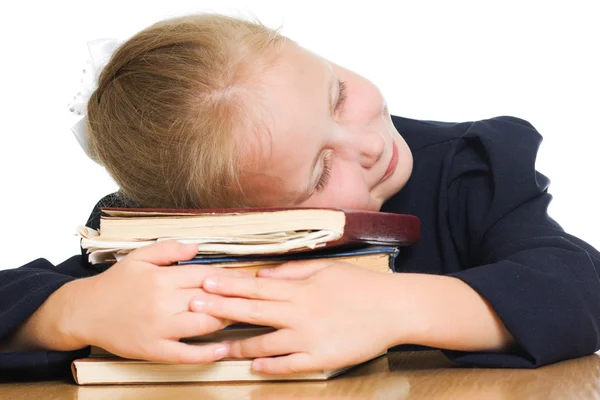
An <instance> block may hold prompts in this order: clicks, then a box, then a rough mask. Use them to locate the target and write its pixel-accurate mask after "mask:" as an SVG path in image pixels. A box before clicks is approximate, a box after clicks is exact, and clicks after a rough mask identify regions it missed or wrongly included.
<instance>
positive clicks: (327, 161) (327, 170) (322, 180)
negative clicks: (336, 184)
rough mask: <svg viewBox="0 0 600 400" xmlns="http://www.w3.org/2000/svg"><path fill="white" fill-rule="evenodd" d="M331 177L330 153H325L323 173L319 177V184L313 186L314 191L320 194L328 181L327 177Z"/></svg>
mask: <svg viewBox="0 0 600 400" xmlns="http://www.w3.org/2000/svg"><path fill="white" fill-rule="evenodd" d="M330 176H331V152H330V151H328V152H327V153H325V157H324V158H323V173H322V174H321V176H320V177H319V182H317V185H316V186H315V191H317V192H320V191H321V190H323V189H324V188H325V186H327V182H328V181H329V177H330Z"/></svg>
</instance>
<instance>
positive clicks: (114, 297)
mask: <svg viewBox="0 0 600 400" xmlns="http://www.w3.org/2000/svg"><path fill="white" fill-rule="evenodd" d="M196 249H197V247H196V246H195V245H182V244H180V243H177V242H173V241H170V242H161V243H156V244H152V245H150V246H146V247H142V248H140V249H137V250H136V251H134V252H132V253H131V254H129V255H127V257H125V258H124V259H123V260H122V261H120V262H118V263H116V264H115V265H113V266H112V267H111V268H109V269H108V270H107V271H105V272H103V273H101V274H99V275H96V276H94V277H91V278H86V279H83V280H81V285H80V286H79V289H78V290H79V291H78V293H75V295H76V298H73V299H72V300H73V301H72V302H71V303H73V304H72V305H70V307H72V310H71V313H70V315H71V318H70V323H69V326H70V327H71V329H72V330H71V331H70V332H72V337H74V338H75V339H76V340H77V341H78V342H79V343H81V345H82V346H81V347H84V346H85V345H88V344H91V345H96V346H100V347H102V348H104V349H105V350H108V351H110V352H112V353H114V354H117V355H119V356H122V357H127V358H135V359H144V360H150V361H158V362H171V363H200V362H210V361H214V360H217V359H220V358H222V357H224V356H226V355H227V352H228V349H227V345H225V344H208V345H204V346H196V345H189V344H185V343H181V342H179V339H180V338H185V337H191V336H197V335H203V334H207V333H210V332H214V331H216V330H219V329H221V328H223V327H224V325H225V323H224V320H223V319H220V318H218V317H212V316H209V315H207V314H201V313H195V312H191V311H190V310H189V304H190V301H191V300H192V299H193V298H194V297H196V296H199V295H202V294H204V291H203V290H202V289H201V285H202V281H203V280H204V278H205V277H207V276H220V277H225V276H230V277H235V276H243V273H240V272H235V271H232V270H228V269H225V268H216V267H211V266H201V265H186V266H183V265H182V266H172V267H169V265H171V264H173V263H174V262H176V261H179V260H187V259H190V258H192V257H193V256H194V255H195V254H196Z"/></svg>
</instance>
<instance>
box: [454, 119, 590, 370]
mask: <svg viewBox="0 0 600 400" xmlns="http://www.w3.org/2000/svg"><path fill="white" fill-rule="evenodd" d="M540 143H541V136H540V135H539V134H538V133H537V131H536V130H535V129H534V128H533V126H531V125H530V124H529V123H527V122H526V121H523V120H519V119H516V118H510V117H499V118H494V119H491V120H486V121H481V122H476V123H474V124H473V125H471V127H470V129H469V131H468V132H467V134H466V135H465V136H464V137H463V140H462V141H461V143H460V145H459V146H458V148H457V149H456V151H455V152H454V153H453V154H454V156H453V159H452V162H451V168H449V170H448V172H447V173H448V177H447V183H448V204H449V207H448V210H447V216H448V220H449V223H450V227H451V230H452V231H453V232H452V233H453V238H454V240H455V246H456V248H457V250H458V253H459V254H460V256H461V258H462V261H463V264H464V265H466V266H467V268H466V269H464V270H462V271H460V272H457V273H454V274H452V275H453V276H455V277H456V278H459V279H461V280H462V281H464V282H465V283H467V284H468V285H470V286H471V287H472V288H473V289H474V290H476V291H477V292H478V293H479V294H480V295H481V296H482V297H483V298H484V299H486V300H487V301H488V302H489V304H490V305H491V307H492V308H493V310H494V311H495V312H496V313H497V315H498V316H499V318H500V319H501V320H502V321H503V323H504V324H505V326H506V328H507V329H508V330H509V331H510V333H511V334H512V335H513V337H514V338H515V340H516V342H517V346H516V347H515V348H514V349H513V350H512V351H510V352H506V353H485V352H482V353H471V352H459V351H445V354H446V355H447V356H448V357H450V358H451V359H452V360H454V361H456V362H459V363H462V364H467V365H477V366H482V367H516V368H532V367H538V366H542V365H545V364H549V363H553V362H557V361H561V360H565V359H570V358H575V357H580V356H584V355H589V354H592V353H593V352H595V351H597V350H598V348H599V347H600V344H599V343H600V280H599V277H598V270H600V254H599V253H598V251H597V250H595V249H594V248H593V247H592V246H590V245H589V244H587V243H585V242H584V241H582V240H580V239H578V238H576V237H574V236H572V235H570V234H568V233H566V232H565V231H564V230H563V229H562V228H561V226H560V225H559V224H558V223H556V222H555V221H554V220H553V219H552V218H551V217H550V216H549V215H548V213H547V207H548V204H549V203H550V200H551V195H550V194H548V192H547V188H548V186H549V180H548V179H547V178H546V177H545V176H543V175H542V174H540V173H538V172H536V170H535V158H536V155H537V150H538V147H539V144H540Z"/></svg>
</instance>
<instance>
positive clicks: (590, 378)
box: [0, 351, 600, 400]
mask: <svg viewBox="0 0 600 400" xmlns="http://www.w3.org/2000/svg"><path fill="white" fill-rule="evenodd" d="M192 398H193V399H203V400H221V399H251V400H288V399H290V400H291V399H294V400H309V399H310V400H312V399H338V400H341V399H344V400H354V399H361V400H362V399H377V400H388V399H389V400H391V399H394V400H402V399H411V400H412V399H540V400H541V399H544V400H549V399H595V398H600V356H598V355H597V354H594V355H591V356H587V357H583V358H579V359H576V360H570V361H564V362H561V363H557V364H553V365H549V366H546V367H543V368H538V369H533V370H524V369H479V368H461V367H457V366H456V365H454V364H453V363H452V362H450V361H448V360H447V359H446V358H445V357H444V356H443V355H442V354H441V353H440V352H438V351H425V352H407V353H404V352H394V353H388V355H387V356H384V357H380V358H378V359H376V360H374V361H372V362H370V363H367V364H364V365H362V366H360V367H358V368H355V369H353V370H351V371H350V372H348V373H346V374H344V375H342V376H340V377H337V378H334V379H332V380H330V381H325V382H271V383H244V384H236V383H225V384H176V385H172V384H168V385H128V386H126V385H123V386H77V385H75V384H74V383H73V381H71V380H68V381H44V382H26V383H0V399H2V400H12V399H39V400H41V399H44V400H50V399H78V400H100V399H119V400H129V399H171V400H176V399H192Z"/></svg>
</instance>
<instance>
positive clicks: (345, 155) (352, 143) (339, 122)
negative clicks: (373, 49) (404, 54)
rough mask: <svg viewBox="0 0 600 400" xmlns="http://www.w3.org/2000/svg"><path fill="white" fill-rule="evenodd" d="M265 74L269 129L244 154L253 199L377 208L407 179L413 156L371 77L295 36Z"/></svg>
mask: <svg viewBox="0 0 600 400" xmlns="http://www.w3.org/2000/svg"><path fill="white" fill-rule="evenodd" d="M262 78H263V79H262V81H261V87H260V89H258V93H260V96H261V97H260V103H262V106H263V108H264V109H265V110H268V113H266V114H267V115H263V117H264V118H265V119H264V121H263V122H264V123H265V124H266V126H267V127H268V128H269V133H270V135H263V136H260V135H259V139H260V140H258V141H257V142H258V143H257V142H255V143H254V144H251V145H250V146H251V148H252V149H253V151H249V152H248V156H247V157H246V159H245V161H246V162H245V167H244V171H245V174H244V175H245V176H244V186H245V188H246V191H247V192H249V193H246V195H248V196H249V198H250V200H251V201H252V203H254V204H259V205H261V206H272V207H275V206H279V207H332V208H351V209H362V210H375V211H377V210H379V209H380V208H381V206H382V204H383V202H384V201H385V200H387V199H388V198H390V197H391V196H392V195H393V194H394V193H396V192H397V191H399V190H400V189H401V188H402V187H403V186H404V185H405V184H406V182H407V180H408V178H409V176H410V174H411V171H412V155H411V153H410V150H409V148H408V146H407V144H406V142H405V141H404V139H403V138H402V136H400V134H399V133H398V131H397V130H396V129H395V127H394V125H393V124H392V121H391V118H390V115H389V112H388V109H387V106H386V103H385V100H384V99H383V97H382V95H381V93H380V92H379V90H378V88H377V87H376V86H375V85H374V84H373V83H371V82H369V81H368V80H367V79H365V78H363V77H361V76H359V75H357V74H355V73H353V72H351V71H349V70H347V69H344V68H342V67H340V66H338V65H335V64H333V63H331V62H329V61H327V60H325V59H323V58H321V57H319V56H317V55H315V54H313V53H311V52H309V51H307V50H305V49H303V48H301V47H299V46H297V45H296V44H294V43H292V42H288V43H286V45H285V47H284V49H283V50H282V52H281V54H280V56H279V57H278V58H277V59H276V61H275V64H274V65H273V66H272V67H271V68H269V69H268V70H266V71H264V74H263V75H262ZM252 138H255V137H254V136H253V137H252ZM250 154H252V156H250Z"/></svg>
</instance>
